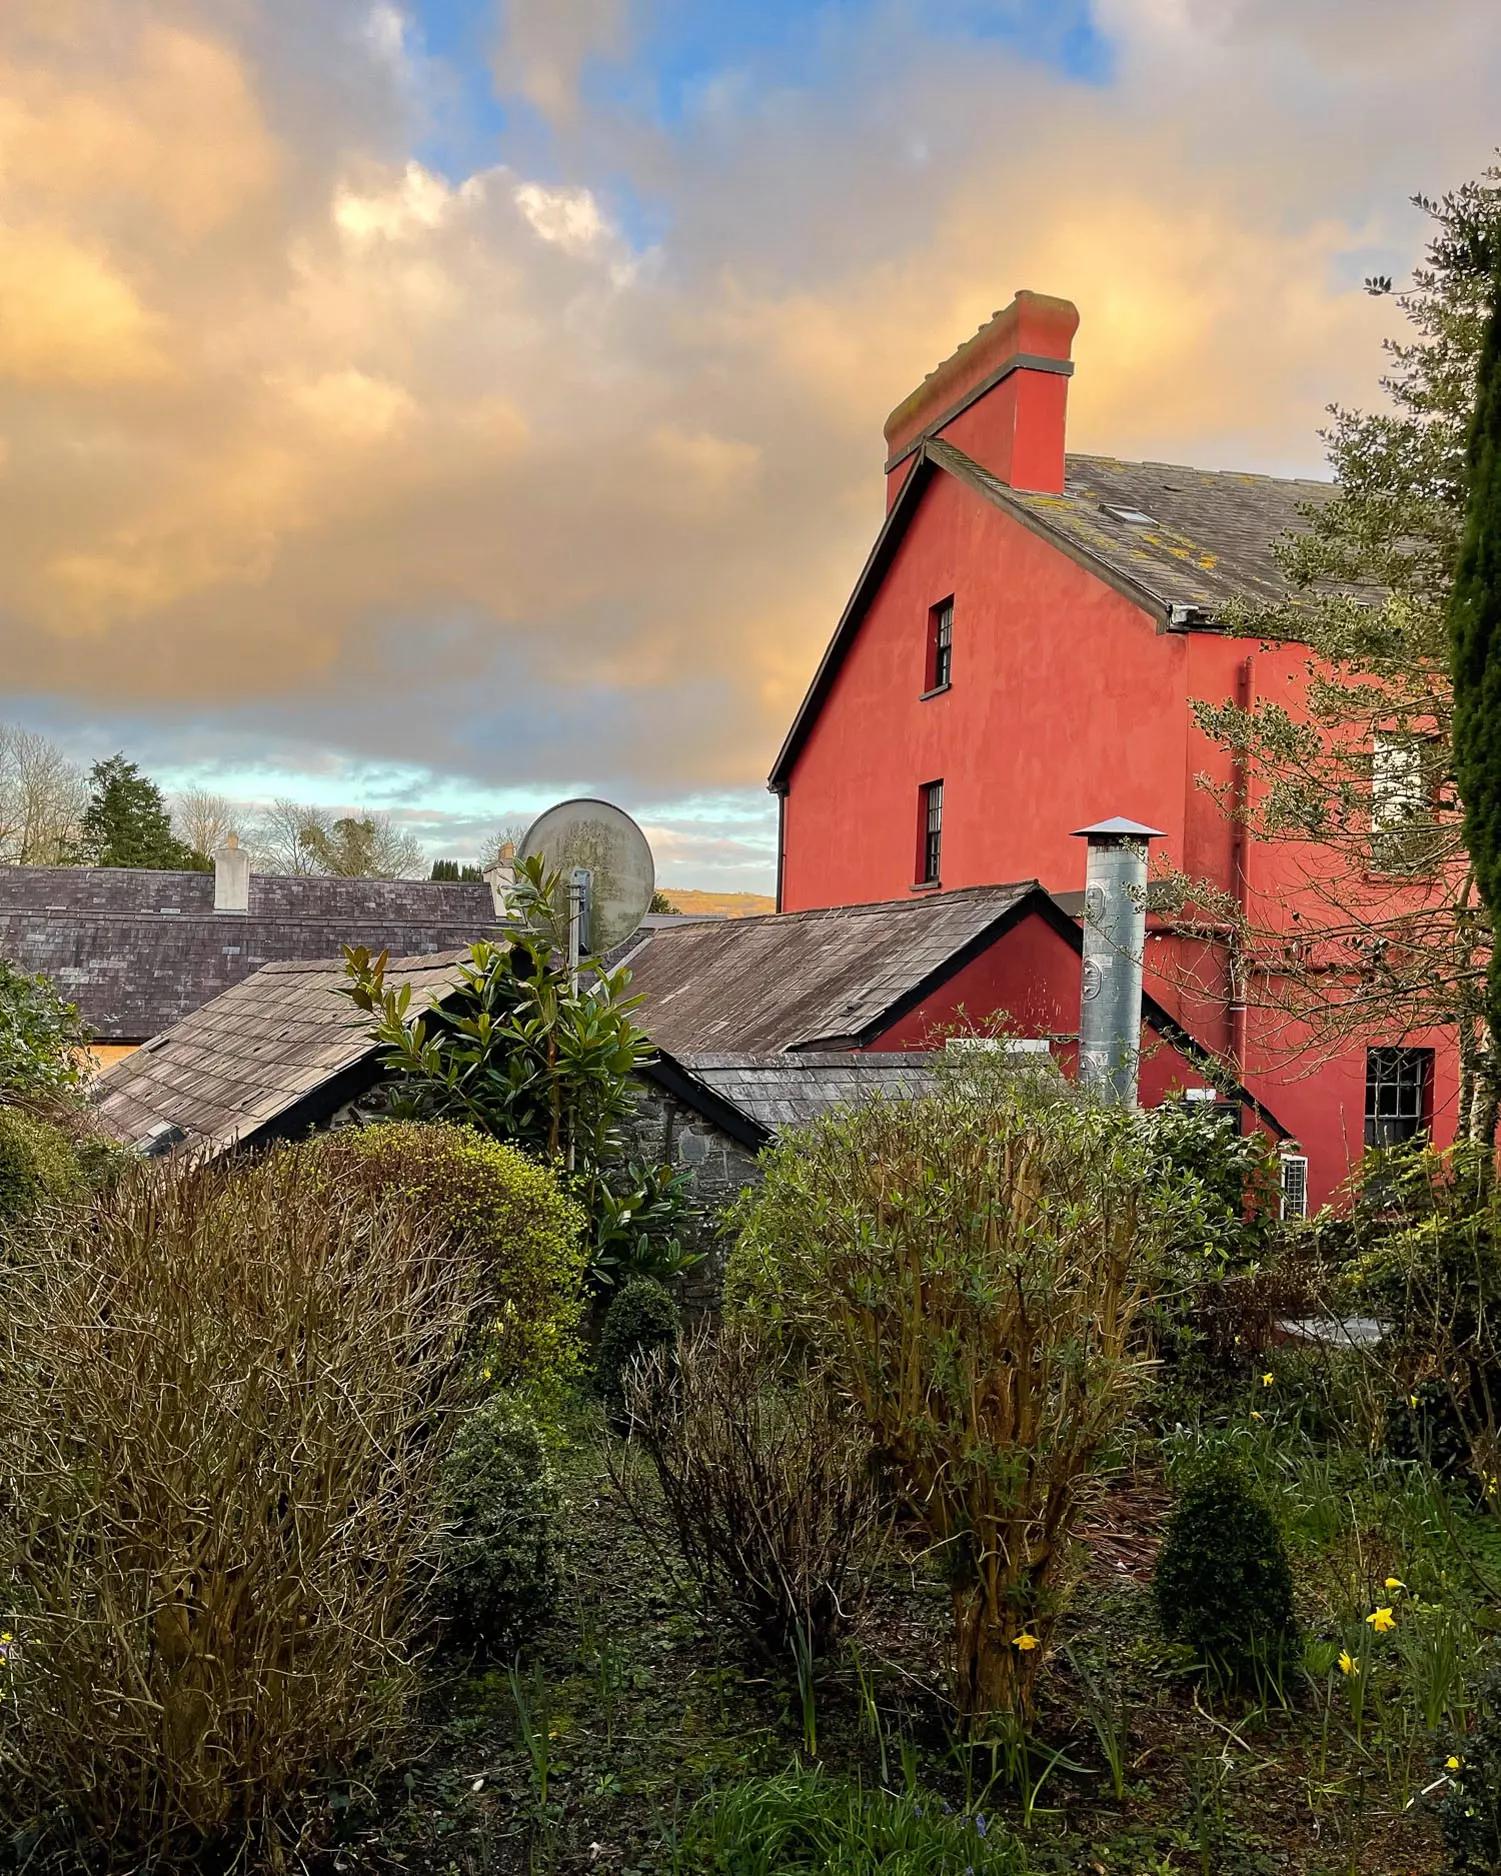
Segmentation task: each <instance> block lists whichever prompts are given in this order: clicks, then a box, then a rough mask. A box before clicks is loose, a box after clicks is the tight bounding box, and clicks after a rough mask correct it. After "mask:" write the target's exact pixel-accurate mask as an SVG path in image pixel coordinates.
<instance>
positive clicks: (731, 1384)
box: [612, 1327, 885, 1667]
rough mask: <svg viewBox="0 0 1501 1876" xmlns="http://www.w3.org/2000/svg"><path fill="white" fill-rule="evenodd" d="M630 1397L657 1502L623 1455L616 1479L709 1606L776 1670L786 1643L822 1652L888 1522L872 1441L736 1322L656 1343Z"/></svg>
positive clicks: (838, 1630) (845, 1619)
mask: <svg viewBox="0 0 1501 1876" xmlns="http://www.w3.org/2000/svg"><path fill="white" fill-rule="evenodd" d="M669 1365H670V1378H669V1375H668V1372H667V1370H668V1368H669ZM625 1402H626V1411H627V1415H628V1418H629V1422H630V1430H631V1434H632V1437H633V1439H634V1440H635V1441H637V1442H638V1443H639V1444H640V1446H641V1447H643V1448H644V1449H645V1451H646V1454H647V1456H648V1457H649V1459H650V1460H651V1464H652V1467H653V1469H654V1471H655V1473H656V1478H657V1483H658V1485H659V1487H660V1489H661V1500H660V1505H661V1509H660V1510H659V1509H658V1506H657V1502H656V1499H655V1495H654V1494H650V1493H643V1492H641V1491H640V1490H639V1489H637V1475H636V1472H635V1469H634V1468H633V1467H632V1466H631V1465H630V1463H629V1461H628V1459H622V1460H621V1461H620V1463H619V1464H618V1465H614V1466H612V1470H613V1472H614V1474H615V1482H616V1485H617V1487H618V1488H619V1489H620V1490H621V1492H622V1495H623V1497H624V1498H625V1500H626V1503H627V1505H628V1507H629V1509H630V1511H631V1515H632V1516H633V1517H634V1518H635V1520H636V1522H637V1523H638V1524H639V1525H641V1526H642V1527H643V1528H644V1529H646V1530H647V1531H648V1532H649V1533H650V1534H651V1535H653V1536H656V1535H657V1534H658V1533H659V1531H660V1530H661V1527H662V1525H663V1524H664V1522H665V1524H666V1525H667V1526H668V1528H669V1529H670V1531H671V1534H672V1537H673V1538H675V1539H676V1541H677V1546H678V1549H679V1550H680V1551H681V1552H682V1556H683V1560H684V1562H685V1563H686V1564H687V1566H688V1569H689V1573H690V1574H691V1576H692V1577H693V1580H694V1582H695V1583H696V1584H697V1585H698V1587H699V1589H700V1591H701V1592H702V1595H703V1601H704V1606H705V1608H706V1609H708V1610H709V1611H711V1612H724V1613H728V1614H729V1615H730V1617H731V1618H732V1619H733V1620H734V1621H735V1622H736V1623H737V1624H738V1625H739V1627H740V1628H741V1630H742V1631H743V1633H744V1634H745V1635H746V1637H747V1639H748V1640H749V1641H750V1642H751V1643H752V1645H753V1646H755V1647H757V1648H759V1649H760V1651H761V1652H762V1654H763V1655H764V1656H766V1657H767V1658H768V1659H769V1660H771V1661H772V1662H775V1663H778V1664H779V1665H781V1666H782V1667H785V1666H786V1665H787V1658H788V1650H789V1649H790V1648H794V1647H796V1648H801V1649H805V1650H806V1651H807V1653H808V1654H809V1655H812V1656H823V1655H827V1654H829V1653H830V1652H831V1651H832V1649H833V1647H834V1644H835V1643H836V1641H837V1640H838V1638H839V1637H840V1635H841V1634H843V1632H844V1630H845V1629H846V1628H847V1627H848V1626H849V1624H850V1622H851V1621H852V1620H853V1618H854V1617H855V1615H856V1614H857V1613H858V1610H859V1607H860V1601H861V1597H860V1590H861V1587H862V1585H861V1584H860V1582H859V1578H858V1574H857V1573H858V1570H859V1566H860V1565H861V1564H862V1563H865V1562H868V1561H869V1553H870V1552H871V1551H872V1550H873V1549H874V1548H875V1545H876V1540H877V1538H878V1535H879V1533H880V1531H881V1527H882V1525H883V1524H884V1522H885V1518H884V1515H883V1505H882V1498H881V1494H880V1492H879V1489H878V1486H877V1481H876V1477H875V1468H874V1464H873V1454H872V1452H871V1449H870V1442H869V1440H868V1439H866V1438H865V1436H864V1435H863V1433H862V1432H861V1430H860V1428H859V1426H858V1425H857V1424H855V1423H853V1422H852V1421H851V1418H850V1415H849V1412H848V1410H847V1409H846V1408H845V1405H844V1403H843V1402H842V1401H841V1400H839V1399H838V1398H837V1397H836V1396H835V1394H834V1393H833V1392H832V1390H831V1389H830V1388H829V1387H828V1386H827V1385H825V1384H824V1383H823V1381H822V1379H821V1378H820V1377H818V1376H816V1375H811V1376H810V1375H809V1374H808V1372H807V1371H806V1369H805V1368H803V1367H802V1365H801V1364H800V1363H797V1362H794V1361H793V1360H791V1359H790V1358H789V1357H788V1356H787V1355H786V1354H785V1353H784V1352H783V1351H782V1350H780V1349H778V1348H777V1347H776V1346H775V1344H773V1343H772V1342H770V1341H769V1340H768V1339H767V1338H766V1337H765V1336H764V1335H758V1334H756V1333H755V1332H753V1331H752V1330H750V1329H749V1328H743V1327H741V1328H726V1329H724V1330H722V1331H721V1332H720V1333H719V1334H718V1335H712V1334H710V1333H708V1332H706V1331H700V1332H699V1333H698V1334H696V1335H693V1336H690V1337H688V1338H686V1339H684V1340H680V1341H679V1342H678V1343H677V1344H676V1347H675V1350H672V1349H659V1350H658V1351H657V1352H656V1354H655V1355H652V1356H650V1357H648V1358H647V1359H645V1360H644V1361H642V1362H641V1363H640V1364H639V1365H638V1366H637V1367H635V1368H634V1369H633V1370H632V1371H631V1372H629V1373H628V1374H627V1375H626V1377H625ZM664 1514H665V1516H664Z"/></svg>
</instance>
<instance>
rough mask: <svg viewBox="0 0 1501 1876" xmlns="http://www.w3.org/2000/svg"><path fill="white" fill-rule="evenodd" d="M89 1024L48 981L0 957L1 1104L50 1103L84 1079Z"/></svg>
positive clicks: (67, 1092) (66, 1093)
mask: <svg viewBox="0 0 1501 1876" xmlns="http://www.w3.org/2000/svg"><path fill="white" fill-rule="evenodd" d="M88 1044H89V1030H88V1026H87V1024H85V1023H84V1021H83V1019H82V1018H81V1017H80V1016H79V1014H78V1010H77V1007H76V1006H75V1005H74V1004H72V1003H67V1002H65V1001H64V1000H63V998H61V997H60V996H59V995H58V994H57V992H56V991H55V990H54V989H53V987H52V984H51V981H50V979H48V978H46V977H42V976H32V975H31V973H30V972H28V971H22V970H17V969H16V967H15V966H14V965H13V964H7V963H6V961H5V960H4V959H3V958H0V1101H30V1102H42V1103H49V1102H53V1101H56V1100H57V1099H58V1098H60V1097H62V1098H66V1097H68V1096H69V1095H71V1094H73V1093H74V1092H76V1091H77V1090H78V1089H79V1088H80V1087H81V1086H82V1084H83V1081H84V1079H85V1074H84V1064H85V1059H86V1058H85V1053H84V1052H85V1050H86V1049H87V1048H88Z"/></svg>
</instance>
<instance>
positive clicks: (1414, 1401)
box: [1407, 1394, 1418, 1409]
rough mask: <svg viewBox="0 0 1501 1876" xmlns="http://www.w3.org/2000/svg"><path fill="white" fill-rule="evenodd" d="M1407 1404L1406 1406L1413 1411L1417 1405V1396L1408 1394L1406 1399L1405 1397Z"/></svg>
mask: <svg viewBox="0 0 1501 1876" xmlns="http://www.w3.org/2000/svg"><path fill="white" fill-rule="evenodd" d="M1407 1404H1408V1406H1409V1407H1411V1408H1413V1409H1416V1407H1417V1404H1418V1397H1417V1395H1416V1394H1409V1395H1408V1397H1407Z"/></svg>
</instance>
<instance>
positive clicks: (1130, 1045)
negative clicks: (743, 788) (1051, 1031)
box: [1075, 816, 1162, 1107]
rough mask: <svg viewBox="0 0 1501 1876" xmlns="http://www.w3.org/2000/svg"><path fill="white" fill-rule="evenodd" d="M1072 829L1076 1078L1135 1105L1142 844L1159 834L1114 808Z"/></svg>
mask: <svg viewBox="0 0 1501 1876" xmlns="http://www.w3.org/2000/svg"><path fill="white" fill-rule="evenodd" d="M1075 837H1076V838H1077V839H1080V840H1086V841H1088V842H1089V860H1088V866H1087V870H1086V872H1085V878H1084V963H1083V969H1082V972H1081V974H1080V984H1079V1080H1080V1082H1081V1083H1082V1084H1083V1085H1084V1086H1085V1087H1087V1088H1092V1089H1093V1090H1094V1091H1095V1092H1096V1093H1097V1094H1098V1095H1099V1096H1100V1097H1101V1098H1102V1099H1104V1100H1105V1101H1108V1102H1110V1103H1111V1104H1112V1105H1113V1106H1118V1107H1135V1106H1136V1071H1137V1063H1138V1060H1139V1057H1140V1054H1141V974H1142V959H1143V954H1144V953H1145V950H1146V938H1147V846H1148V843H1149V842H1150V841H1153V840H1160V839H1161V838H1162V834H1161V830H1160V829H1158V828H1155V827H1143V826H1142V824H1141V822H1140V821H1128V820H1125V819H1124V818H1122V817H1120V816H1117V817H1116V818H1114V819H1113V820H1109V821H1100V822H1098V823H1097V824H1096V825H1095V826H1093V827H1081V828H1078V829H1077V830H1076V834H1075Z"/></svg>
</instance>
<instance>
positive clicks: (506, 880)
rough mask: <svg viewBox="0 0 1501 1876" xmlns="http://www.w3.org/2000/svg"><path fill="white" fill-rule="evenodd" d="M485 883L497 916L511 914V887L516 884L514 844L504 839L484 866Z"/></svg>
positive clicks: (503, 916) (506, 916)
mask: <svg viewBox="0 0 1501 1876" xmlns="http://www.w3.org/2000/svg"><path fill="white" fill-rule="evenodd" d="M485 883H486V885H487V886H488V887H489V888H490V902H491V904H492V905H493V906H494V908H495V916H496V917H497V918H509V917H510V915H511V900H510V894H511V888H512V887H513V886H514V885H515V884H516V844H515V842H514V841H510V840H507V841H505V842H504V843H503V844H502V846H501V849H500V852H499V853H498V854H497V855H496V856H495V858H494V860H492V861H491V863H490V864H489V866H487V867H486V868H485Z"/></svg>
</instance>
